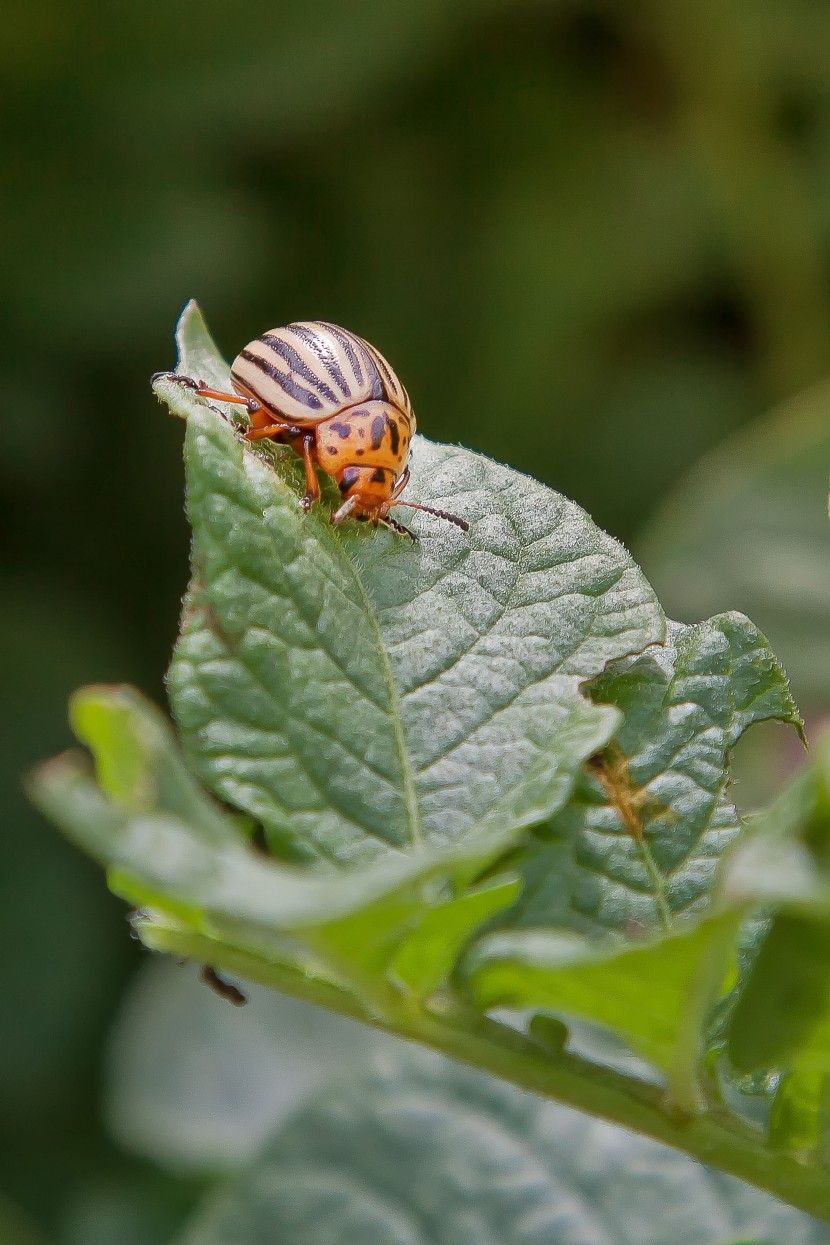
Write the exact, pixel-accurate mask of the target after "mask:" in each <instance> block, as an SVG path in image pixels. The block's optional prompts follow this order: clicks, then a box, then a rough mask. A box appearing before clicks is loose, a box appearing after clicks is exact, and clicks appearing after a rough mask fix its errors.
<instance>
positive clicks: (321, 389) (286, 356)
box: [259, 333, 340, 406]
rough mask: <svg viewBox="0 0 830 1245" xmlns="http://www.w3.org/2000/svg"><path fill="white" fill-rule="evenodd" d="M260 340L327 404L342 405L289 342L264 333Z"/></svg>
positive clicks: (329, 387)
mask: <svg viewBox="0 0 830 1245" xmlns="http://www.w3.org/2000/svg"><path fill="white" fill-rule="evenodd" d="M259 340H260V341H261V342H262V344H263V346H267V347H268V349H269V350H271V351H272V352H273V353H274V354H276V355H278V356H279V357H280V358H281V359H282V360H283V362H284V363H287V364H288V366H289V367H290V368H291V371H292V372H294V373H296V375H297V376H299V377H300V379H301V380H304V381H306V382H307V383H308V384H309V385H312V386H313V388H315V389H316V390H317V392H318V393H319V394H320V395H321V397H323V398H325V399H326V401H327V402H333V403H334V404H335V405H337V406H339V405H340V399H339V398H338V396H337V394H336V393H335V392H334V390H333V389H332V388H331V386H330V385H327V384H326V382H325V381H324V380H322V379H321V378H320V377H319V376H318V375H317V374H316V372H312V370H311V368H310V367H309V366H308V364H307V363H306V362H305V361H304V359H303V357H302V355H301V354H298V352H297V351H296V350H295V349H294V347H293V346H289V345H288V342H284V341H283V340H282V338H281V337H273V336H272V335H271V334H270V333H263V334H262V337H260V339H259Z"/></svg>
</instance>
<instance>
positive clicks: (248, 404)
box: [151, 372, 260, 415]
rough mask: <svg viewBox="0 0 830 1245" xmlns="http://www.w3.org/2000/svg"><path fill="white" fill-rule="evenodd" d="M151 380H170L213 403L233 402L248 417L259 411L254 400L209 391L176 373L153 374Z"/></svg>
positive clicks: (188, 377)
mask: <svg viewBox="0 0 830 1245" xmlns="http://www.w3.org/2000/svg"><path fill="white" fill-rule="evenodd" d="M151 379H152V380H154V381H155V380H172V381H173V382H174V384H176V385H184V386H185V388H187V389H192V390H193V392H194V393H195V394H196V397H197V398H213V400H214V402H233V403H235V405H237V406H244V407H245V408H246V410H247V412H248V414H249V415H255V414H256V413H257V411H258V410H259V409H260V404H259V402H257V400H256V398H243V397H242V395H241V394H239V393H223V391H222V390H221V389H211V388H210V387H209V386H208V385H206V384H205V383H204V381H202V380H194V379H193V377H192V376H180V375H179V374H178V372H155V373H154V375H153V376H152V378H151Z"/></svg>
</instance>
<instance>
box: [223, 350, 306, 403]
mask: <svg viewBox="0 0 830 1245" xmlns="http://www.w3.org/2000/svg"><path fill="white" fill-rule="evenodd" d="M241 358H243V359H246V360H247V361H248V363H253V365H254V367H255V368H257V369H258V370H259V371H260V372H264V373H265V375H266V376H267V377H268V378H269V379H270V380H273V381H274V382H275V384H277V385H279V387H280V389H282V391H283V393H287V394H288V396H289V398H293V399H294V401H295V402H302V404H303V406H310V407H311V409H312V410H313V411H319V410H322V407H323V403H322V402H321V401H320V399H319V398H318V397H317V394H316V393H309V392H308V390H307V389H303V388H302V386H301V385H298V384H297V383H296V381H294V380H292V379H291V377H290V376H289V375H288V373H287V372H281V371H280V369H279V368H278V367H274V365H273V364H272V363H269V362H268V360H267V359H263V358H261V357H260V356H259V355H258V354H252V353H251V351H250V350H243V351H242V352H241Z"/></svg>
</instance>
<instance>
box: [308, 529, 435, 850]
mask: <svg viewBox="0 0 830 1245" xmlns="http://www.w3.org/2000/svg"><path fill="white" fill-rule="evenodd" d="M324 530H325V532H326V536H327V538H328V539H329V540H331V541H332V542H333V543H334V544H335V545H336V546H337V548H338V550H339V552H340V554H341V556H342V558H343V561H344V563H346V564H347V565H348V568H349V574H350V576H351V578H352V581H353V582H354V583H355V584H356V585H357V590H358V595H359V597H360V600H361V601H362V602H363V605H364V607H365V610H366V615H367V617H368V618H369V619H370V620H371V626H372V633H373V636H374V639H375V641H376V643H377V648H378V652H379V653H380V659H381V666H382V669H383V677H384V680H385V682H386V686H387V688H388V689H389V700H390V710H391V717H392V729H393V731H394V736H395V744H396V746H397V749H398V755H399V757H400V761H401V774H402V777H403V782H404V792H405V804H406V812H407V818H408V820H409V838H410V843H411V845H412V846H413V847H422V846H423V843H424V836H423V832H422V828H421V809H420V806H419V804H418V793H417V791H416V790H415V775H414V774H413V772H412V761H411V758H410V756H409V751H408V749H407V747H406V740H405V739H404V735H403V717H402V713H401V695H400V692H399V691H398V687H397V684H396V683H395V678H394V675H393V673H392V665H391V663H390V661H389V653H388V652H387V649H386V645H385V644H384V642H383V636H382V634H381V630H380V623H379V622H378V618H377V614H376V613H375V611H374V608H373V606H372V602H371V600H370V598H369V594H368V593H367V591H366V588H365V587H364V585H363V581H362V580H361V578H360V576H359V575H358V573H357V566H356V565H355V563H354V562H353V561H352V559H351V558H350V557H348V555H347V553H346V551H345V549H344V548H343V544H342V541H341V540H340V537H339V534H338V533H337V532H336V531H335V530H334V529H333V527H332V526H331V525H327V526H326V527H325V528H324Z"/></svg>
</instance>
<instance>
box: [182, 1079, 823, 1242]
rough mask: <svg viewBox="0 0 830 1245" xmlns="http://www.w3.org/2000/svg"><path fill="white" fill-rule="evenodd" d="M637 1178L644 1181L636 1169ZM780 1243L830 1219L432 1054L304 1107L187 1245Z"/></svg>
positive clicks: (206, 1208) (216, 1197)
mask: <svg viewBox="0 0 830 1245" xmlns="http://www.w3.org/2000/svg"><path fill="white" fill-rule="evenodd" d="M632 1172H641V1173H648V1179H647V1180H644V1179H640V1180H636V1179H632ZM738 1237H744V1238H745V1239H746V1238H756V1239H758V1240H768V1241H774V1240H781V1241H786V1242H787V1245H822V1243H826V1242H828V1241H830V1232H828V1229H827V1227H826V1225H822V1224H819V1223H817V1222H816V1221H815V1220H812V1219H810V1218H808V1217H807V1216H806V1215H802V1214H800V1213H798V1212H797V1211H794V1210H792V1209H791V1208H789V1207H787V1206H784V1205H782V1204H781V1203H780V1202H776V1201H775V1200H774V1199H772V1198H771V1197H769V1196H768V1195H767V1194H764V1193H761V1192H759V1191H757V1190H754V1189H750V1188H749V1187H747V1186H746V1185H744V1184H742V1183H741V1182H739V1181H737V1180H734V1179H731V1178H730V1177H727V1176H723V1175H720V1174H718V1173H716V1172H712V1171H708V1170H707V1169H706V1168H704V1167H702V1166H701V1165H700V1164H698V1163H695V1162H693V1161H691V1160H689V1159H688V1158H685V1157H683V1156H681V1155H679V1154H677V1153H676V1152H675V1151H672V1150H668V1149H665V1148H664V1147H662V1146H659V1145H657V1144H655V1143H654V1142H651V1141H647V1140H645V1139H644V1138H641V1137H638V1136H636V1135H632V1134H630V1133H624V1132H621V1131H620V1130H618V1129H615V1128H612V1127H610V1126H608V1125H606V1124H603V1123H601V1122H599V1121H597V1120H591V1119H590V1118H587V1117H584V1116H581V1115H578V1114H576V1113H574V1112H571V1111H569V1110H567V1109H566V1108H563V1107H558V1106H555V1105H553V1104H551V1103H545V1102H544V1101H542V1100H540V1099H538V1098H535V1097H532V1096H530V1095H526V1094H522V1093H520V1092H518V1091H517V1090H515V1089H512V1088H510V1087H509V1086H505V1085H501V1084H499V1083H498V1082H496V1081H494V1080H492V1079H490V1078H489V1077H486V1076H483V1075H481V1074H480V1073H475V1072H471V1071H469V1070H466V1069H463V1068H461V1067H459V1066H458V1065H455V1064H451V1063H449V1062H448V1061H446V1060H438V1059H435V1058H432V1057H429V1056H424V1055H421V1056H417V1057H409V1058H407V1059H403V1058H401V1059H394V1060H393V1059H385V1060H384V1061H383V1062H382V1063H380V1064H378V1065H377V1066H376V1067H375V1069H374V1070H373V1071H372V1072H371V1073H369V1074H366V1073H364V1074H363V1075H361V1076H360V1077H359V1078H358V1079H357V1081H355V1078H354V1076H350V1077H349V1080H348V1082H346V1083H344V1084H343V1085H342V1087H340V1088H339V1089H337V1088H335V1089H334V1090H331V1091H329V1092H328V1093H327V1094H326V1095H325V1096H324V1097H322V1098H321V1099H320V1100H319V1101H318V1102H317V1103H316V1104H314V1105H312V1106H310V1107H309V1108H307V1109H306V1110H305V1111H304V1112H303V1113H302V1114H301V1115H299V1116H298V1117H297V1118H296V1119H295V1120H294V1122H293V1123H291V1124H289V1125H288V1127H287V1128H285V1130H284V1131H283V1132H282V1133H281V1135H280V1136H278V1137H277V1138H276V1140H275V1141H274V1143H273V1144H272V1146H271V1147H270V1150H269V1151H268V1152H267V1153H266V1154H265V1155H264V1156H263V1157H262V1159H261V1160H260V1161H259V1162H258V1163H256V1164H255V1165H254V1166H253V1168H252V1169H251V1170H250V1171H249V1172H246V1173H245V1174H243V1175H241V1176H240V1177H238V1178H237V1179H236V1180H235V1181H233V1183H231V1184H230V1185H228V1186H226V1187H225V1188H223V1189H221V1190H218V1191H217V1192H215V1193H214V1194H212V1195H210V1196H209V1197H208V1198H207V1200H206V1202H205V1203H204V1205H203V1207H202V1208H201V1210H199V1211H198V1212H197V1214H196V1215H195V1217H194V1219H193V1221H192V1222H191V1224H190V1225H189V1227H188V1228H187V1229H186V1231H185V1232H184V1234H183V1236H182V1238H181V1240H180V1242H179V1245H225V1243H226V1242H228V1241H233V1242H234V1245H271V1242H274V1241H279V1242H280V1245H305V1243H306V1242H310V1241H313V1242H314V1245H347V1243H348V1245H352V1243H353V1242H360V1243H361V1245H421V1243H423V1242H427V1241H428V1242H430V1245H458V1243H459V1242H465V1243H466V1242H470V1243H471V1245H472V1243H473V1242H475V1245H506V1243H507V1242H511V1243H512V1242H521V1243H522V1245H571V1243H573V1242H580V1243H581V1242H589V1241H590V1242H592V1243H593V1242H602V1245H722V1242H723V1241H724V1240H728V1239H734V1238H738Z"/></svg>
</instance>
